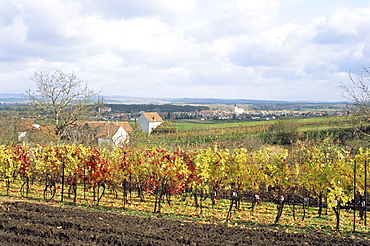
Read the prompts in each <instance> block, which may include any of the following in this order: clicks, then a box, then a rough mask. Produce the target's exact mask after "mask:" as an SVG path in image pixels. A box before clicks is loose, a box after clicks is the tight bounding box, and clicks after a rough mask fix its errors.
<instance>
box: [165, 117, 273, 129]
mask: <svg viewBox="0 0 370 246" xmlns="http://www.w3.org/2000/svg"><path fill="white" fill-rule="evenodd" d="M266 124H271V122H270V121H228V122H225V121H217V120H196V119H194V120H193V119H190V120H189V119H186V120H176V121H171V123H170V125H171V126H172V127H175V128H176V129H178V130H182V129H186V130H189V129H191V128H197V129H199V128H204V129H210V128H225V127H230V128H233V127H239V126H258V125H266Z"/></svg>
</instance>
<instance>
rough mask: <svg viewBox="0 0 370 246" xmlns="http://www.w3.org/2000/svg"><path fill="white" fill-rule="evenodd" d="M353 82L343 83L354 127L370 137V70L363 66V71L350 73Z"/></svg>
mask: <svg viewBox="0 0 370 246" xmlns="http://www.w3.org/2000/svg"><path fill="white" fill-rule="evenodd" d="M349 79H350V82H351V84H350V85H345V84H344V83H343V82H342V84H341V87H342V89H343V90H344V97H345V98H346V99H347V107H348V112H349V115H350V116H351V117H350V119H351V122H352V125H353V127H354V128H355V129H356V130H357V131H358V132H359V133H361V134H363V135H364V136H366V137H370V131H369V130H370V129H369V126H370V88H369V82H370V70H369V68H366V67H365V66H363V72H362V73H360V74H358V75H357V77H355V78H354V77H353V76H352V75H351V73H350V74H349Z"/></svg>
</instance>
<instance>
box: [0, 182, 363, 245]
mask: <svg viewBox="0 0 370 246" xmlns="http://www.w3.org/2000/svg"><path fill="white" fill-rule="evenodd" d="M20 185H21V184H20V182H15V183H12V186H11V189H10V192H9V196H6V190H5V182H1V183H0V197H2V198H3V200H4V198H5V199H6V200H31V201H34V202H40V203H46V202H45V201H44V200H43V199H42V196H43V186H42V185H40V184H34V185H32V186H31V189H30V193H29V195H28V197H21V196H20V193H19V188H20ZM85 195H86V199H84V196H83V190H82V188H81V187H79V188H78V198H77V203H76V204H74V203H73V199H72V198H69V197H68V195H67V194H65V197H64V202H63V203H61V202H60V201H61V190H60V189H58V190H57V193H56V196H55V198H54V199H53V200H52V201H50V202H48V204H50V205H57V206H69V205H73V206H78V207H81V208H85V209H92V210H99V211H106V212H111V213H117V214H125V215H133V216H142V217H157V218H166V219H172V220H178V221H183V222H190V221H192V222H198V223H208V224H219V223H223V224H226V225H227V226H231V227H240V228H250V229H258V228H265V229H270V230H281V231H285V232H289V233H308V234H315V233H322V234H326V235H341V236H346V237H359V238H366V239H369V240H370V234H369V231H368V227H365V226H364V222H363V221H361V220H360V218H359V217H358V216H357V218H356V232H355V233H354V232H353V212H352V211H346V210H342V216H341V227H340V232H339V233H337V232H336V231H335V216H334V213H333V212H332V211H328V214H327V215H325V213H324V215H322V216H321V217H318V216H317V214H318V211H317V210H318V209H317V208H315V207H309V208H308V209H307V211H306V217H305V220H302V216H303V210H302V207H301V206H298V205H296V206H295V218H294V217H293V207H292V206H289V205H287V206H286V207H285V209H284V212H283V216H282V217H281V220H280V223H279V224H278V225H274V224H273V223H274V220H275V216H276V211H277V210H276V205H275V204H273V203H267V202H262V203H261V204H259V205H258V206H257V207H256V208H255V211H254V212H253V213H252V211H251V209H250V206H251V204H250V203H249V202H246V201H243V202H242V204H241V207H240V208H239V209H237V210H235V211H234V212H233V213H232V217H231V219H230V220H229V221H226V215H227V211H228V208H229V204H230V203H229V200H224V199H220V200H218V201H217V204H216V207H215V208H212V205H211V201H210V200H205V201H204V202H203V208H202V210H200V209H199V208H196V207H194V206H193V200H192V198H191V197H188V198H187V199H186V200H185V201H183V200H182V199H181V197H176V196H173V197H172V198H171V205H168V204H167V203H165V202H164V203H163V204H162V210H161V213H153V212H152V211H153V204H154V197H152V196H149V195H146V198H145V199H146V201H145V202H141V201H140V199H139V198H138V197H137V195H136V193H133V196H132V199H131V200H130V203H129V204H126V205H125V206H123V202H122V195H120V196H119V197H118V198H117V197H116V195H115V194H114V193H112V192H107V193H106V194H105V195H104V197H103V198H102V200H101V201H100V204H99V206H97V205H96V202H94V201H93V199H92V198H93V197H92V192H91V191H88V192H86V193H85ZM368 223H369V225H370V220H369V221H368ZM369 225H368V226H369Z"/></svg>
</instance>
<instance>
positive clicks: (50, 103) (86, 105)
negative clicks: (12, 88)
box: [24, 70, 99, 138]
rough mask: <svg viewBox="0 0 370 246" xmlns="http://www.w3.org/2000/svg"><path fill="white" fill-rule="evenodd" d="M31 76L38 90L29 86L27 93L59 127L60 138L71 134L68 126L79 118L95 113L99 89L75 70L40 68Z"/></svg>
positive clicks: (27, 96)
mask: <svg viewBox="0 0 370 246" xmlns="http://www.w3.org/2000/svg"><path fill="white" fill-rule="evenodd" d="M31 80H32V81H33V82H34V83H35V85H36V90H35V91H32V90H31V89H28V90H27V91H26V92H25V94H24V96H25V97H26V98H28V99H29V100H30V101H31V102H32V104H33V105H34V106H35V107H36V109H37V110H39V111H41V113H42V114H44V115H45V116H46V117H48V118H49V119H50V120H51V121H52V123H53V124H54V125H55V128H56V129H55V134H56V135H57V136H59V137H60V138H63V137H65V136H66V135H67V129H68V127H70V126H72V125H73V124H74V123H75V122H76V121H78V120H85V119H88V118H90V117H92V116H93V115H94V114H95V112H96V111H95V110H94V107H95V106H96V103H98V101H99V97H98V93H97V92H95V91H94V90H92V89H90V88H89V87H88V86H87V84H84V83H83V81H82V80H81V79H79V78H78V77H77V76H76V75H75V74H74V73H66V72H64V71H61V70H57V71H55V72H54V73H51V74H50V73H47V72H44V71H38V72H35V74H34V75H33V77H31Z"/></svg>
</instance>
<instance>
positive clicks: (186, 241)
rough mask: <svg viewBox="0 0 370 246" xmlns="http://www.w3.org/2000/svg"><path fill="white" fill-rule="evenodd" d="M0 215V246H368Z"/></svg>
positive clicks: (17, 205)
mask: <svg viewBox="0 0 370 246" xmlns="http://www.w3.org/2000/svg"><path fill="white" fill-rule="evenodd" d="M0 214H1V215H0V244H1V245H370V242H369V241H365V240H359V239H349V238H340V237H332V236H324V235H313V236H312V235H311V236H310V235H308V234H289V233H283V232H276V231H269V230H262V229H260V230H247V229H240V228H232V227H227V226H224V225H205V224H198V223H185V222H178V221H172V220H164V219H157V218H140V217H134V216H126V215H115V214H111V213H105V212H96V211H89V210H85V209H77V208H72V207H63V208H61V207H54V206H48V205H44V204H38V203H30V202H23V201H6V202H3V203H1V205H0Z"/></svg>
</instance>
